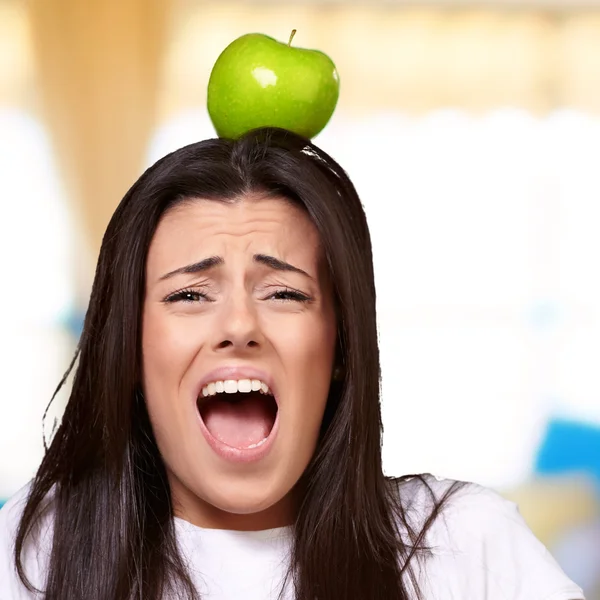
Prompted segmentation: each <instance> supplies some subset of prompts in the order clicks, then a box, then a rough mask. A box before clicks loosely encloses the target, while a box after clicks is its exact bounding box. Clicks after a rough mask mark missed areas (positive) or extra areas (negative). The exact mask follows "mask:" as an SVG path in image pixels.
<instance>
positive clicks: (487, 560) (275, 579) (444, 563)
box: [0, 477, 584, 600]
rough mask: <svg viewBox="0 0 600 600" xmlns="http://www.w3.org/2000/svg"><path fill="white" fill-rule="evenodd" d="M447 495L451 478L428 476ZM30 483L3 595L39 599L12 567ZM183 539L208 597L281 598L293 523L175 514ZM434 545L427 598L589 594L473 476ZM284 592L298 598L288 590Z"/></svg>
mask: <svg viewBox="0 0 600 600" xmlns="http://www.w3.org/2000/svg"><path fill="white" fill-rule="evenodd" d="M427 481H428V483H429V485H430V486H431V487H432V489H433V490H434V492H435V494H436V496H438V497H440V496H441V495H442V494H443V493H444V492H445V491H446V490H447V489H448V487H449V486H450V485H451V484H452V482H451V481H449V480H437V479H435V478H434V477H428V478H427ZM400 490H401V498H402V499H403V502H405V504H406V506H407V508H408V511H409V515H410V518H411V519H415V521H414V523H415V525H417V526H418V524H419V522H420V521H421V520H422V519H424V518H426V517H427V516H428V514H429V511H430V510H431V497H430V495H429V494H428V492H427V491H426V490H425V487H424V486H423V484H422V483H421V482H420V481H419V480H418V479H412V480H409V481H407V482H404V483H402V484H401V486H400ZM26 494H27V488H24V489H23V490H21V491H20V492H19V493H18V494H17V495H16V496H14V497H13V499H12V500H10V501H9V502H8V503H7V504H6V505H5V506H4V508H3V509H2V510H0V600H32V599H33V598H34V596H33V595H31V594H30V593H29V592H28V591H26V590H25V588H24V587H23V586H22V584H21V583H20V581H19V579H18V578H17V575H16V573H15V570H14V564H13V562H12V556H11V550H12V544H13V540H14V534H15V529H16V526H17V523H18V520H19V517H20V514H21V511H22V506H23V502H24V500H25V497H26ZM175 523H176V531H177V537H178V542H179V544H180V547H181V549H182V551H183V554H184V556H185V557H186V559H187V561H188V563H189V565H190V568H191V572H192V576H193V579H194V581H195V583H196V585H197V588H198V591H199V592H200V594H201V596H202V598H203V600H240V598H243V599H244V600H275V598H277V594H278V592H279V590H280V586H281V582H282V580H283V577H284V574H285V573H286V567H287V557H288V554H289V549H290V543H291V540H292V530H291V528H287V527H284V528H279V529H272V530H268V531H259V532H239V531H223V530H217V529H202V528H199V527H196V526H194V525H192V524H190V523H188V522H186V521H183V520H181V519H175ZM51 525H52V513H51V511H48V512H47V513H46V516H45V517H44V519H43V520H42V525H41V528H40V530H39V532H38V537H37V541H36V544H31V545H29V546H28V547H27V548H26V551H25V561H24V566H25V570H26V572H27V573H28V574H29V575H30V577H31V579H32V581H33V583H34V584H36V585H37V586H38V587H42V588H43V585H44V573H45V565H46V560H47V556H48V551H49V547H50V539H51ZM427 544H428V545H429V546H430V547H431V548H432V552H433V554H432V556H430V557H428V558H427V559H426V560H425V562H424V563H423V564H424V567H423V568H422V569H421V570H419V569H418V568H417V567H418V563H415V568H417V574H418V579H419V581H420V585H421V588H422V591H423V593H424V597H425V598H426V599H427V600H583V599H584V597H583V593H582V591H581V589H580V588H579V587H577V586H576V585H575V584H574V583H572V582H571V581H570V580H569V579H568V578H567V577H566V576H565V574H564V573H563V572H562V571H561V569H560V568H559V566H558V565H557V563H556V562H555V561H554V559H553V558H552V557H551V556H550V553H549V552H548V551H547V550H546V548H544V546H543V545H542V544H541V543H540V542H539V541H538V540H537V539H536V538H535V537H534V535H533V534H532V533H531V531H530V530H529V529H528V527H527V526H526V525H525V522H524V521H523V519H522V517H521V516H520V515H519V513H518V509H517V507H516V506H515V505H514V504H512V503H511V502H508V501H506V500H504V499H502V498H501V497H500V496H499V495H498V494H496V493H495V492H492V491H490V490H488V489H486V488H482V487H480V486H477V485H474V484H468V485H466V486H465V487H463V488H462V489H461V490H460V491H459V492H457V493H456V494H455V495H454V496H452V499H451V501H450V502H449V503H448V504H447V505H446V508H445V510H444V511H443V512H442V514H441V516H440V517H439V518H438V519H437V520H436V521H435V522H434V524H433V526H432V528H431V529H430V530H429V535H428V539H427ZM286 598H287V599H289V600H291V599H292V595H291V593H290V592H288V595H286Z"/></svg>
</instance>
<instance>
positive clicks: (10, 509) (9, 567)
mask: <svg viewBox="0 0 600 600" xmlns="http://www.w3.org/2000/svg"><path fill="white" fill-rule="evenodd" d="M30 487H31V486H30V484H27V485H26V486H25V487H23V488H22V489H21V490H19V491H18V492H17V493H16V494H15V495H14V496H13V497H12V498H11V499H10V500H9V501H8V502H7V503H6V504H5V505H4V506H3V507H2V508H1V509H0V600H5V598H6V600H8V598H10V599H11V600H13V599H14V600H30V599H33V598H36V597H37V596H35V595H33V594H32V593H31V592H29V591H28V590H27V589H26V588H25V586H24V585H23V584H22V582H21V580H20V578H19V576H18V574H17V571H16V566H15V559H14V550H15V539H16V536H17V530H18V528H19V523H20V522H21V516H22V514H23V510H24V508H25V504H26V503H27V498H28V496H29V490H30ZM51 522H52V518H51V514H50V511H49V506H48V505H47V504H46V509H45V510H44V514H43V515H42V517H41V518H40V519H39V520H38V521H37V522H36V525H35V527H34V529H33V531H32V535H31V536H30V538H29V539H28V541H27V543H26V544H25V548H24V551H23V555H22V556H23V566H24V568H25V571H26V574H27V575H28V577H29V578H30V580H31V582H32V583H33V584H34V585H35V586H36V587H38V588H39V587H40V586H41V585H42V583H43V579H44V578H43V573H44V571H45V569H44V566H45V564H46V561H47V558H48V555H49V548H50V536H51Z"/></svg>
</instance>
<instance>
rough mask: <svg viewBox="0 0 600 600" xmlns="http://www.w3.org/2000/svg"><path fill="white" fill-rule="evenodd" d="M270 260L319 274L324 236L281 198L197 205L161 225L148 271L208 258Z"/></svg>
mask: <svg viewBox="0 0 600 600" xmlns="http://www.w3.org/2000/svg"><path fill="white" fill-rule="evenodd" d="M259 253H263V254H271V255H273V256H276V257H277V258H280V259H282V260H286V261H289V262H292V263H295V264H296V263H297V266H299V267H301V268H303V267H306V268H310V269H316V268H317V263H319V262H320V258H321V244H320V239H319V234H318V232H317V230H316V227H315V226H314V224H313V222H312V221H311V219H310V217H309V216H308V214H307V213H306V212H305V211H304V210H302V209H301V208H299V207H298V206H296V205H294V204H292V202H290V201H289V200H287V199H285V198H281V197H267V198H265V197H256V196H253V197H244V198H242V199H239V200H235V201H217V200H205V199H192V200H189V201H185V202H182V203H181V204H179V205H178V206H176V207H175V208H173V209H172V210H170V211H169V212H167V213H166V214H165V215H164V216H163V218H162V220H161V221H160V223H159V225H158V227H157V229H156V232H155V234H154V238H153V240H152V244H151V245H150V251H149V254H148V270H149V271H153V270H154V269H163V268H164V269H166V270H168V269H169V268H178V267H179V266H181V264H179V263H182V264H183V262H185V261H186V260H187V261H194V260H199V259H201V258H204V257H206V256H215V255H216V256H222V257H223V258H224V259H225V261H226V262H227V257H228V255H229V256H230V257H231V256H232V255H235V254H238V255H239V254H248V255H253V254H259Z"/></svg>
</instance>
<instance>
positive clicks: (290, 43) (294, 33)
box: [288, 29, 296, 46]
mask: <svg viewBox="0 0 600 600" xmlns="http://www.w3.org/2000/svg"><path fill="white" fill-rule="evenodd" d="M295 35H296V30H295V29H292V33H291V34H290V41H289V42H288V46H291V45H292V40H293V39H294V36H295Z"/></svg>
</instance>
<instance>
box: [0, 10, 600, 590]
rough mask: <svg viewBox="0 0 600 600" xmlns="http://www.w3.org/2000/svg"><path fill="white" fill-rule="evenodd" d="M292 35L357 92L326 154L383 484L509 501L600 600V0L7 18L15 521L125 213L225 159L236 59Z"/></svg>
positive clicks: (3, 85)
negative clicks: (375, 314) (367, 364)
mask: <svg viewBox="0 0 600 600" xmlns="http://www.w3.org/2000/svg"><path fill="white" fill-rule="evenodd" d="M292 28H295V29H297V31H298V32H297V34H296V37H295V39H294V44H295V45H297V46H301V47H308V48H318V49H320V50H323V51H324V52H326V53H328V54H329V55H330V56H331V57H332V58H333V60H334V61H335V62H336V64H337V66H338V70H339V73H340V78H341V97H340V101H339V104H338V108H337V110H336V112H335V114H334V116H333V119H332V121H331V123H330V124H329V125H328V127H327V128H326V129H325V130H324V131H323V133H322V134H321V135H319V136H318V137H317V139H316V143H317V144H318V145H320V146H321V147H322V148H323V149H324V150H326V151H327V152H329V153H330V154H332V155H333V156H334V157H335V158H336V159H337V160H338V161H339V162H340V163H341V164H342V165H343V166H344V167H345V168H346V170H347V171H348V172H349V174H350V176H351V178H352V179H353V181H354V182H355V184H356V186H357V188H358V191H359V193H360V195H361V197H362V200H363V202H364V205H365V209H366V212H367V216H368V219H369V223H370V226H371V231H372V236H373V243H374V252H375V267H376V276H377V286H378V303H379V325H380V336H381V350H382V368H383V401H384V426H385V437H384V459H385V468H386V472H387V473H389V474H402V473H413V472H424V471H426V472H433V473H435V474H437V475H440V476H445V477H451V478H457V479H466V480H472V481H477V482H479V483H481V484H483V485H487V486H491V487H493V488H495V489H497V490H499V491H500V492H501V493H503V494H505V495H506V496H507V497H509V498H511V499H513V500H515V501H517V502H518V503H519V505H520V507H521V511H522V513H523V514H524V516H525V518H526V519H527V521H528V522H529V524H530V525H531V527H532V528H533V529H534V531H535V532H536V534H537V535H538V536H539V537H540V538H541V539H542V541H543V542H544V543H546V545H547V546H548V547H549V548H550V549H551V551H552V552H553V554H554V555H555V556H556V557H557V559H558V560H559V562H560V563H561V564H562V566H563V568H564V569H565V571H567V573H568V574H569V575H570V576H571V577H572V578H573V579H575V580H576V581H577V582H578V583H579V584H580V585H581V586H583V587H584V589H585V590H586V592H587V594H588V599H589V600H594V599H596V600H597V599H599V598H600V486H599V482H600V269H599V268H598V262H599V260H600V235H598V229H599V227H600V167H599V165H600V1H598V0H594V1H592V0H589V1H588V2H578V1H577V0H523V1H518V2H517V1H516V0H514V1H513V0H497V1H493V0H489V1H487V2H483V1H476V0H472V1H470V2H469V1H462V2H454V1H452V0H444V1H442V0H440V1H438V2H424V1H417V0H415V1H413V2H411V1H408V0H396V1H394V0H389V1H384V0H369V1H367V0H364V1H363V2H358V1H353V2H351V1H344V0H338V1H320V0H312V1H308V0H305V1H300V0H299V1H291V0H290V1H287V2H284V1H279V2H275V1H273V2H265V1H263V2H258V1H251V0H247V1H245V2H226V1H218V2H217V1H215V2H208V1H199V0H196V1H192V0H101V1H100V0H99V1H98V2H92V1H89V2H82V1H81V0H29V1H26V0H0V186H1V187H0V189H1V193H2V205H1V208H0V376H1V380H2V394H1V395H0V502H1V499H2V498H7V497H9V496H10V495H11V494H12V493H14V492H15V491H16V490H17V489H19V488H20V487H21V486H22V485H24V484H25V483H26V482H27V481H28V480H29V479H30V478H31V477H32V476H33V474H34V472H35V469H36V466H37V465H38V464H39V461H40V458H41V456H42V453H43V435H44V434H45V435H46V436H50V435H51V433H52V430H53V428H54V427H55V425H56V423H57V422H58V421H59V419H60V414H61V410H62V407H63V406H64V402H65V401H66V397H67V395H68V394H67V393H61V394H60V395H59V396H58V399H57V401H56V402H55V403H54V404H53V406H52V408H51V410H50V412H49V414H48V416H47V418H46V420H45V425H44V427H43V426H42V416H43V413H44V409H45V408H46V405H47V403H48V401H49V399H50V397H51V395H52V393H53V391H54V388H55V387H56V385H57V383H58V381H59V380H60V378H61V376H62V374H63V372H64V371H65V369H66V368H67V366H68V363H69V360H70V358H71V356H72V354H73V351H74V348H75V344H76V341H77V338H78V335H79V330H80V326H81V320H82V315H83V314H84V312H85V308H86V302H87V298H88V295H89V291H90V286H91V281H92V277H93V272H94V264H95V260H96V256H97V252H98V248H99V245H100V240H101V237H102V233H103V231H104V228H105V227H106V224H107V222H108V219H109V218H110V215H111V214H112V212H113V210H114V209H115V207H116V205H117V203H118V202H119V200H120V199H121V197H122V196H123V194H124V193H125V192H126V190H127V188H128V187H129V186H130V185H131V184H132V183H133V181H134V180H135V179H136V178H137V177H138V176H139V174H140V173H141V171H142V169H143V168H145V167H146V166H148V165H149V164H151V163H152V162H154V161H155V160H156V159H158V158H159V157H161V156H163V155H164V154H166V153H167V152H169V151H171V150H173V149H175V148H178V147H181V146H183V145H185V144H187V143H189V142H193V141H197V140H199V139H203V138H207V137H214V135H215V134H214V131H213V129H212V126H211V124H210V121H209V119H208V115H207V112H206V98H205V95H206V85H207V82H208V76H209V73H210V69H211V67H212V65H213V63H214V61H215V60H216V58H217V56H218V55H219V53H220V52H221V50H223V49H224V48H225V46H226V45H227V44H228V43H229V42H231V41H233V39H235V38H236V37H238V36H239V35H242V34H244V33H248V32H261V33H266V34H268V35H271V36H273V37H275V38H277V39H279V40H281V41H285V40H287V39H288V37H289V33H290V31H291V29H292Z"/></svg>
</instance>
